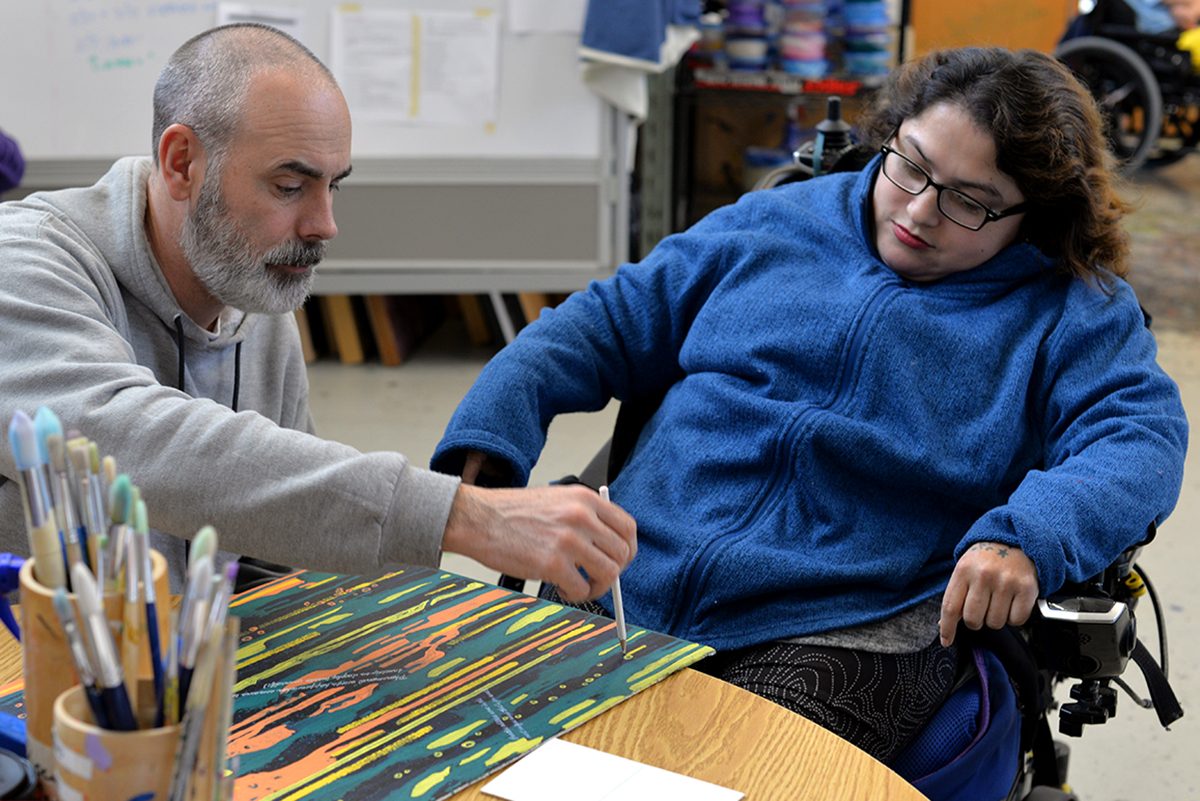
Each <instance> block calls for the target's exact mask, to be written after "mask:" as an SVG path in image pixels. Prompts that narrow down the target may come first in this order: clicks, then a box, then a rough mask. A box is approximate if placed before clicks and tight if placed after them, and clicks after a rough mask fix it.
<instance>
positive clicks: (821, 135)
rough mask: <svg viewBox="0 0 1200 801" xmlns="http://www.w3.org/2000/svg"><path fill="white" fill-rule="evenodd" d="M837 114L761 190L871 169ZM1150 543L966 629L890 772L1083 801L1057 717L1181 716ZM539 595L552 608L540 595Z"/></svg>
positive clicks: (637, 401)
mask: <svg viewBox="0 0 1200 801" xmlns="http://www.w3.org/2000/svg"><path fill="white" fill-rule="evenodd" d="M839 111H840V101H838V100H837V99H836V98H831V99H830V115H829V117H830V118H829V119H827V120H826V121H824V122H823V123H821V124H819V125H818V126H817V129H818V139H817V140H815V141H810V142H806V143H805V144H803V145H801V147H800V149H799V150H797V151H796V153H795V155H794V162H795V163H794V164H792V165H788V166H784V167H781V168H778V169H776V170H774V171H772V172H771V173H769V174H767V175H766V176H764V177H763V178H762V179H761V180H760V182H759V184H758V185H757V186H756V187H755V190H756V191H757V190H759V189H769V188H772V187H774V186H778V185H780V184H783V183H788V182H791V181H798V180H805V179H807V178H810V177H813V176H814V175H820V174H824V173H830V172H840V171H845V170H856V169H861V168H862V167H863V166H865V165H866V163H867V162H868V161H870V159H871V157H872V156H873V155H874V154H873V153H868V152H866V151H865V150H864V149H862V148H860V147H858V146H857V145H855V144H854V143H853V141H852V138H851V136H850V127H849V126H848V125H847V124H846V123H844V122H843V121H841V119H840V113H839ZM1148 324H1149V318H1148V317H1147V325H1148ZM661 401H662V397H661V396H655V397H642V398H630V399H627V400H625V401H623V402H622V403H621V405H620V408H619V410H618V413H617V420H616V424H615V426H614V429H613V433H612V437H611V438H610V439H609V441H608V442H607V443H606V444H605V445H604V447H603V448H601V450H600V451H599V452H598V453H597V454H596V455H595V456H594V457H593V458H592V460H591V461H590V462H589V463H588V464H587V466H586V467H585V468H584V469H583V470H582V471H581V473H580V474H579V476H568V477H566V478H564V479H562V481H561V482H560V483H582V484H585V485H587V486H590V487H593V488H598V487H600V486H601V485H605V484H610V483H612V482H613V480H614V479H615V478H616V476H617V474H618V473H619V472H620V470H621V468H622V466H623V465H624V464H625V461H626V460H627V459H628V457H629V456H630V454H631V453H632V452H633V450H634V447H635V445H636V443H637V441H638V438H639V436H640V434H641V430H642V428H643V426H644V425H645V424H646V423H647V422H648V421H649V420H650V418H651V416H652V415H653V414H654V412H655V411H656V410H657V408H658V406H659V405H660V403H661ZM1153 537H1154V529H1153V527H1151V528H1150V529H1149V530H1148V532H1147V536H1146V539H1145V540H1144V541H1143V542H1142V543H1139V544H1138V545H1136V546H1133V547H1131V548H1130V549H1128V550H1127V551H1125V552H1124V553H1122V554H1121V555H1120V557H1119V558H1118V559H1117V560H1116V561H1115V562H1114V563H1113V564H1112V565H1111V566H1109V567H1108V568H1107V569H1106V570H1105V571H1104V572H1103V573H1102V574H1100V575H1099V576H1096V577H1094V578H1092V579H1091V580H1089V581H1087V582H1084V583H1082V584H1073V585H1068V586H1064V587H1063V588H1061V589H1060V590H1059V591H1058V592H1056V593H1054V594H1052V595H1051V596H1049V597H1047V598H1043V599H1040V600H1039V601H1038V603H1037V607H1036V608H1035V610H1034V614H1033V616H1032V617H1031V620H1030V621H1029V622H1028V623H1027V624H1026V625H1025V626H1023V627H1021V628H1014V627H1007V628H1005V629H1002V630H990V629H983V630H981V631H971V630H970V629H967V628H966V627H965V626H961V625H960V628H959V633H958V636H957V641H958V642H959V643H962V644H964V645H965V646H966V647H965V648H963V649H962V650H963V651H964V652H966V653H968V654H969V657H968V658H966V659H964V660H962V662H963V664H962V666H961V667H960V670H959V677H958V681H957V682H956V685H955V688H954V689H953V691H952V692H951V694H950V696H949V698H948V699H947V700H946V702H945V703H944V704H943V705H942V707H941V708H940V709H939V710H938V712H937V713H935V715H934V716H933V718H932V719H931V720H930V721H929V723H928V724H927V725H926V726H925V728H924V729H923V730H922V731H921V732H919V733H918V734H917V736H916V737H915V738H914V739H913V741H912V742H910V743H909V744H908V745H907V746H906V748H905V750H904V752H902V753H901V754H900V755H899V757H898V758H897V760H896V761H895V762H894V763H893V765H892V768H893V770H895V771H896V772H897V773H899V774H900V775H901V776H902V777H903V778H904V779H905V780H907V781H909V782H910V783H912V784H913V785H914V786H915V787H916V788H917V789H918V790H920V791H921V792H922V793H924V794H925V795H926V796H927V797H928V798H930V799H931V801H951V799H953V800H954V801H968V800H969V801H1078V797H1077V796H1075V795H1074V794H1073V793H1071V792H1070V790H1069V785H1068V784H1067V768H1068V764H1069V758H1070V748H1069V746H1068V745H1067V743H1065V742H1063V741H1060V740H1055V739H1054V737H1053V734H1052V731H1051V722H1050V718H1051V715H1052V714H1053V713H1054V712H1055V711H1057V716H1058V724H1059V731H1060V732H1061V733H1062V734H1064V735H1067V736H1070V737H1078V736H1081V734H1082V732H1083V729H1084V727H1085V726H1089V725H1098V724H1103V723H1105V722H1107V721H1108V720H1109V719H1110V718H1112V717H1113V715H1115V713H1116V702H1117V688H1121V689H1123V690H1125V691H1126V692H1127V693H1128V694H1129V695H1130V696H1131V697H1132V699H1133V701H1134V702H1135V703H1136V704H1137V705H1138V706H1139V707H1141V708H1147V709H1154V710H1155V711H1156V713H1157V715H1158V718H1159V722H1160V723H1161V724H1162V725H1163V727H1164V728H1165V727H1169V726H1170V724H1171V723H1173V722H1174V721H1176V720H1178V719H1179V718H1180V717H1182V716H1183V710H1182V708H1181V707H1180V705H1179V702H1178V700H1177V699H1176V697H1175V695H1174V692H1173V691H1172V690H1171V687H1170V685H1169V683H1168V681H1167V675H1166V670H1167V666H1168V653H1167V639H1166V628H1165V623H1164V620H1163V616H1162V609H1161V603H1160V602H1159V599H1158V596H1157V594H1156V592H1155V591H1154V588H1153V585H1152V584H1151V583H1150V580H1149V577H1148V576H1147V574H1146V572H1145V571H1144V570H1143V569H1141V568H1140V567H1139V566H1138V565H1137V562H1136V560H1137V557H1138V555H1139V554H1140V552H1141V549H1142V547H1143V546H1144V545H1146V544H1147V543H1149V542H1150V540H1152V539H1153ZM499 583H500V585H501V586H503V587H506V588H508V589H510V590H514V591H517V592H521V591H523V589H524V586H525V582H524V580H523V579H519V578H515V577H512V576H501V577H500V582H499ZM541 594H542V595H543V597H549V598H551V599H555V598H554V596H553V595H551V594H547V593H546V590H545V588H544V587H543V590H542V593H541ZM1143 596H1145V597H1149V599H1150V601H1151V604H1152V606H1153V611H1154V615H1155V618H1156V622H1157V631H1158V638H1159V652H1160V653H1159V659H1158V660H1157V661H1156V660H1155V659H1154V657H1153V656H1152V655H1151V654H1150V652H1149V651H1148V650H1147V649H1146V647H1145V646H1144V645H1143V644H1142V643H1141V642H1140V641H1139V640H1138V637H1137V626H1136V620H1135V617H1134V610H1135V608H1136V606H1137V602H1138V601H1139V599H1140V598H1142V597H1143ZM1131 661H1132V662H1134V663H1135V664H1136V665H1137V666H1138V667H1139V668H1140V669H1141V671H1142V673H1143V675H1144V677H1145V681H1146V685H1147V688H1148V694H1149V696H1150V698H1149V699H1143V698H1141V697H1140V696H1139V695H1138V694H1137V693H1136V692H1135V691H1134V690H1133V689H1132V688H1131V687H1130V685H1129V684H1127V683H1126V682H1125V681H1124V680H1123V679H1122V678H1121V676H1122V674H1123V673H1124V671H1125V669H1126V668H1127V667H1128V665H1129V663H1130V662H1131ZM1160 665H1161V668H1160ZM1068 682H1074V684H1073V686H1071V687H1070V697H1071V699H1072V700H1071V701H1070V702H1069V703H1065V704H1063V705H1061V706H1059V705H1058V702H1057V700H1056V697H1055V690H1056V688H1058V687H1059V686H1060V685H1063V686H1066V683H1068Z"/></svg>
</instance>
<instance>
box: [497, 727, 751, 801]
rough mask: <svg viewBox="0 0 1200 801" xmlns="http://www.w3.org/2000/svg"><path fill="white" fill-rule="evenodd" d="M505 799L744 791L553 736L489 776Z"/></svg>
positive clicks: (704, 795)
mask: <svg viewBox="0 0 1200 801" xmlns="http://www.w3.org/2000/svg"><path fill="white" fill-rule="evenodd" d="M483 792H484V793H486V794H488V795H492V796H496V797H497V798H503V799H506V801H562V799H564V798H570V799H571V801H663V799H666V798H670V799H680V800H681V801H738V799H740V798H742V797H743V794H742V793H740V792H738V791H736V790H730V789H728V788H726V787H721V786H719V785H716V784H710V783H709V782H705V781H701V780H699V779H693V778H692V777H690V776H684V775H683V774H680V773H673V772H671V771H669V770H663V769H661V768H656V767H653V766H651V765H644V764H642V763H641V762H635V761H634V760H632V759H625V758H624V757H619V756H615V755H613V754H607V753H605V752H603V751H597V750H596V749H594V748H588V747H587V746H583V745H576V744H575V743H569V742H567V741H565V740H559V739H558V738H554V739H551V740H547V741H546V742H544V743H542V744H541V745H540V746H538V748H537V749H536V750H534V751H533V752H532V753H530V754H528V755H526V756H524V757H522V758H521V759H520V760H519V761H518V762H516V763H514V764H513V765H512V766H511V767H509V768H508V769H507V770H505V771H504V772H503V773H501V774H500V775H499V776H497V777H496V778H494V779H492V780H491V781H490V782H488V783H487V784H486V785H485V786H484V787H483Z"/></svg>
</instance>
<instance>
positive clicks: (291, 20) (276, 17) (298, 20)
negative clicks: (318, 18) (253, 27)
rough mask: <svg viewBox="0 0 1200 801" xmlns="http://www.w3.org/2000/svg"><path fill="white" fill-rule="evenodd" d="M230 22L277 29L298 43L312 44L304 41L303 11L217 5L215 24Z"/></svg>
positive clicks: (274, 7)
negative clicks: (248, 23) (252, 23)
mask: <svg viewBox="0 0 1200 801" xmlns="http://www.w3.org/2000/svg"><path fill="white" fill-rule="evenodd" d="M231 22H257V23H259V24H262V25H270V26H271V27H272V28H278V29H279V30H281V31H283V32H284V33H286V34H287V35H289V36H291V37H292V38H293V39H295V40H296V41H298V42H301V43H303V44H305V45H307V46H308V47H309V48H310V49H311V48H312V44H311V43H310V42H309V41H308V40H307V39H305V35H306V33H307V31H306V30H305V27H304V9H301V8H293V7H291V6H269V5H259V4H257V3H217V24H218V25H228V24H229V23H231Z"/></svg>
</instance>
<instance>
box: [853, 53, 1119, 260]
mask: <svg viewBox="0 0 1200 801" xmlns="http://www.w3.org/2000/svg"><path fill="white" fill-rule="evenodd" d="M938 103H952V104H954V105H955V106H958V107H959V108H962V109H964V110H965V111H966V112H967V113H968V114H969V115H970V117H971V118H972V119H973V120H974V121H975V122H976V124H978V125H979V127H980V128H981V129H982V130H984V131H990V132H991V134H992V136H993V138H994V140H995V143H996V167H997V168H998V169H999V170H1000V171H1001V172H1003V173H1005V174H1007V175H1009V176H1011V177H1012V178H1013V180H1014V181H1016V183H1017V186H1018V187H1019V188H1020V190H1021V192H1022V194H1024V196H1025V199H1026V200H1027V201H1028V202H1029V204H1030V208H1029V211H1028V212H1026V214H1025V218H1024V220H1023V221H1022V224H1021V225H1022V228H1021V231H1022V236H1023V237H1024V238H1025V239H1026V240H1027V241H1029V242H1031V243H1032V244H1034V245H1036V246H1037V247H1038V248H1040V249H1041V250H1042V252H1044V253H1045V254H1046V255H1048V256H1052V257H1055V258H1057V259H1059V261H1060V263H1061V265H1062V267H1063V268H1064V269H1065V270H1067V271H1069V272H1071V273H1072V274H1074V275H1076V276H1079V277H1081V278H1087V277H1089V276H1091V277H1100V276H1101V275H1102V271H1108V272H1109V273H1113V274H1115V275H1119V276H1124V275H1126V274H1127V273H1128V271H1129V239H1128V236H1127V234H1126V233H1125V230H1124V229H1123V227H1122V225H1121V219H1122V217H1124V215H1125V214H1127V213H1128V212H1129V210H1130V206H1129V204H1128V203H1126V202H1125V201H1124V200H1122V199H1121V197H1120V196H1119V195H1118V193H1117V188H1118V184H1119V179H1118V177H1117V175H1116V173H1115V169H1114V164H1115V161H1114V159H1113V157H1112V154H1111V153H1110V152H1109V150H1108V145H1107V143H1106V140H1105V136H1104V125H1103V120H1102V117H1101V113H1100V110H1099V109H1098V108H1097V106H1096V103H1095V101H1094V100H1093V99H1092V96H1091V95H1090V94H1088V91H1087V89H1086V88H1084V86H1083V85H1082V84H1080V83H1079V81H1078V80H1076V78H1075V77H1074V76H1073V75H1072V74H1071V72H1070V70H1068V69H1067V68H1066V67H1064V66H1063V65H1062V64H1060V63H1059V62H1057V61H1055V60H1054V59H1053V58H1052V57H1050V56H1048V55H1046V54H1044V53H1039V52H1037V51H1034V50H1018V51H1012V50H1005V49H1002V48H982V47H978V48H977V47H970V48H962V49H956V50H942V51H938V52H934V53H930V54H929V55H927V56H925V57H924V58H922V59H920V60H918V61H914V62H910V63H908V64H905V65H903V66H901V67H899V68H898V69H896V70H895V71H894V72H893V73H892V74H891V76H890V77H889V79H888V81H887V83H886V84H885V86H884V87H883V88H882V89H881V91H880V93H879V95H878V99H877V100H876V103H875V104H874V106H873V108H872V109H871V110H869V111H868V112H867V114H866V115H865V116H864V118H863V119H862V120H861V121H860V125H859V130H860V136H861V138H862V141H863V143H864V144H865V145H867V146H869V147H871V148H873V149H874V148H878V147H879V146H880V145H882V144H883V143H884V142H885V141H886V140H887V138H888V137H889V136H891V135H892V133H893V132H895V130H896V129H897V128H899V127H900V123H902V122H903V121H904V120H906V119H909V118H911V117H915V116H917V115H919V114H921V113H922V112H923V111H925V110H926V109H928V108H929V107H930V106H933V105H936V104H938Z"/></svg>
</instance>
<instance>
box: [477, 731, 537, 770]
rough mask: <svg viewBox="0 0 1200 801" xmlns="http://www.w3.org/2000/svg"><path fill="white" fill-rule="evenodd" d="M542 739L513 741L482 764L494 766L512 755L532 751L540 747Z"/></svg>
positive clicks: (526, 738) (523, 738) (522, 738)
mask: <svg viewBox="0 0 1200 801" xmlns="http://www.w3.org/2000/svg"><path fill="white" fill-rule="evenodd" d="M544 739H546V738H545V737H534V738H533V739H529V738H528V737H521V738H518V739H516V740H513V741H512V742H511V743H505V744H504V747H502V748H501V749H500V750H498V751H497V752H496V753H494V754H492V755H491V756H490V757H488V759H487V761H486V762H484V763H483V764H485V765H495V764H496V763H497V762H503V761H504V760H505V759H507V758H508V757H510V756H512V755H513V754H524V753H525V752H526V751H532V750H533V749H535V748H537V747H538V746H539V745H541V744H542V740H544Z"/></svg>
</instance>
